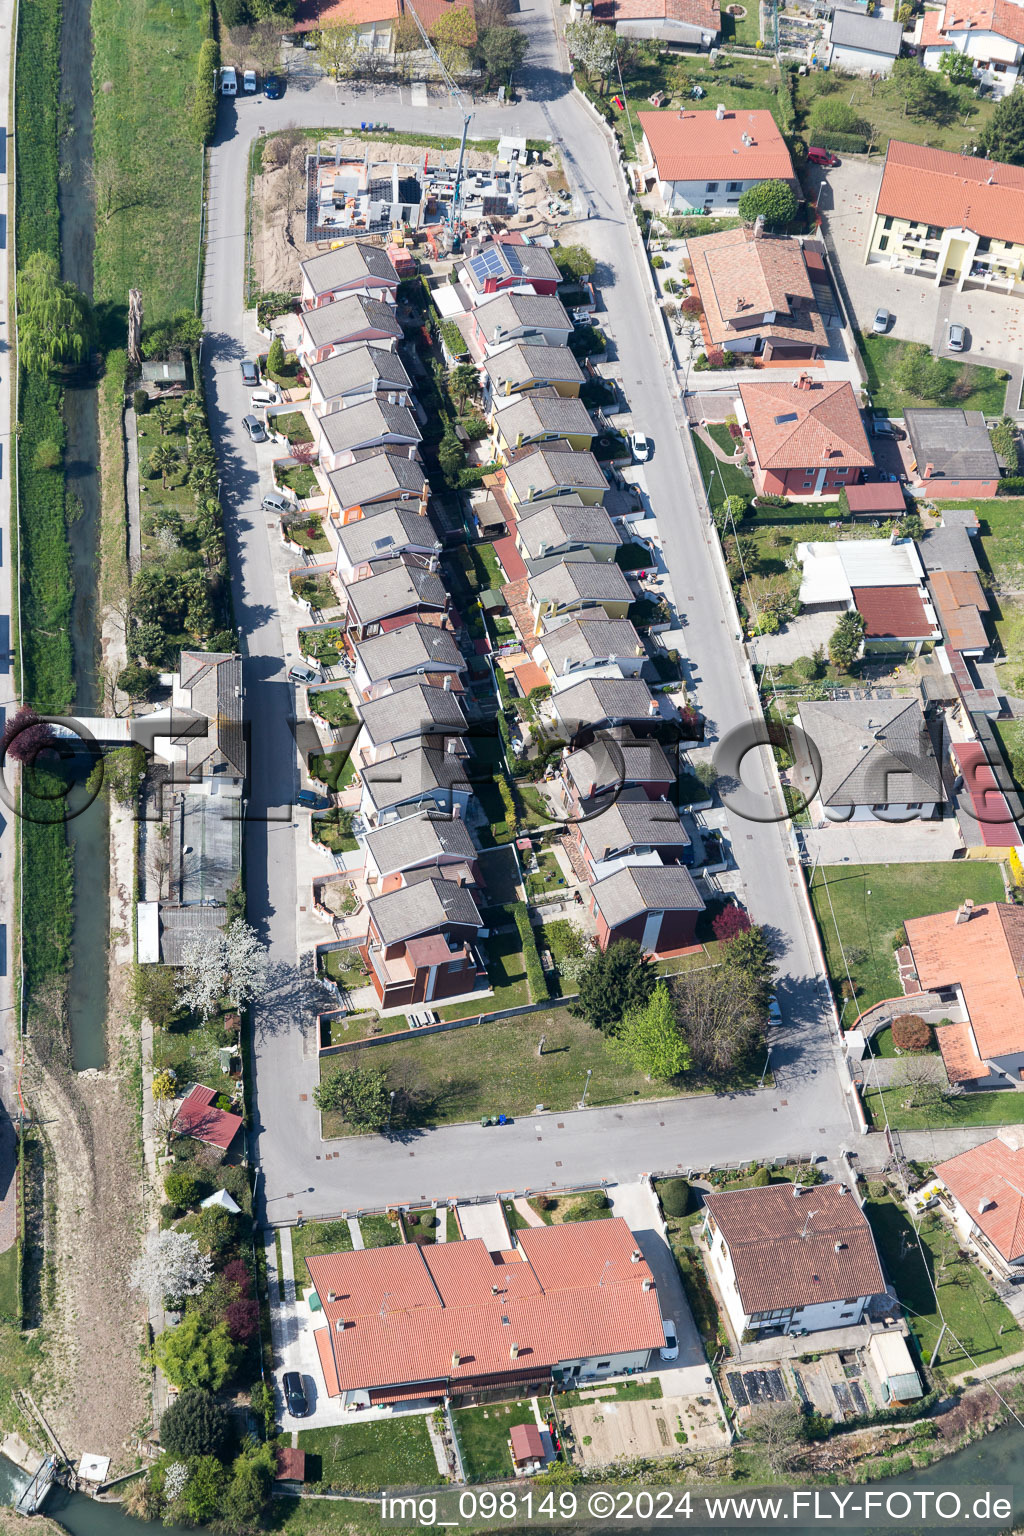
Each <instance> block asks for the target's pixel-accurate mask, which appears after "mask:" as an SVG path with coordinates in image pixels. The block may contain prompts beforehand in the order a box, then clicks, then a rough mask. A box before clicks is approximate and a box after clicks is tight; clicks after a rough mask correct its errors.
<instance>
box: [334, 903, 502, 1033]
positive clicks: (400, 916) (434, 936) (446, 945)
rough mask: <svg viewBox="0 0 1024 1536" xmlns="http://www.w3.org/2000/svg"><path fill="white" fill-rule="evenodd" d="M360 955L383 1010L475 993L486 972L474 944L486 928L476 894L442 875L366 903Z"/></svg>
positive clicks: (409, 1006) (408, 1006)
mask: <svg viewBox="0 0 1024 1536" xmlns="http://www.w3.org/2000/svg"><path fill="white" fill-rule="evenodd" d="M367 913H368V918H369V921H368V925H367V932H366V942H365V943H364V944H361V945H360V946H359V953H360V954H361V955H362V957H363V959H364V960H365V962H366V964H367V965H368V966H369V968H370V981H371V982H372V984H373V989H374V991H375V992H376V994H377V997H378V998H379V1000H380V1005H381V1007H382V1008H411V1007H413V1006H415V1005H416V1004H418V1003H432V1002H436V1001H438V1000H439V999H441V998H445V997H457V996H458V995H459V994H460V993H462V992H472V990H473V988H474V986H475V985H476V981H477V977H478V976H484V975H486V971H487V968H486V966H485V965H484V963H483V961H482V960H481V959H480V958H479V955H478V952H477V949H476V943H477V941H478V939H479V938H480V931H481V929H482V928H483V927H484V922H483V919H482V917H481V916H480V913H479V910H478V908H477V904H476V902H475V901H474V900H473V897H472V894H471V893H470V891H469V890H468V889H467V888H466V887H465V886H464V885H459V884H458V883H457V882H456V881H454V880H447V879H445V878H444V876H443V875H436V876H432V877H431V878H429V879H426V880H417V881H416V882H415V883H414V884H412V885H404V886H401V887H400V888H399V889H398V890H394V891H389V892H388V894H387V895H386V896H375V897H374V898H373V899H372V900H370V901H369V902H367Z"/></svg>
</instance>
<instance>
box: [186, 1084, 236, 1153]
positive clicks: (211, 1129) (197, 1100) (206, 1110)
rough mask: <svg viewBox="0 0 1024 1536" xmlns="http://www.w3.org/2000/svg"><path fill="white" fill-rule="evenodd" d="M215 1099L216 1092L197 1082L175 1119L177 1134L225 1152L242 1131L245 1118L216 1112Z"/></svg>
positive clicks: (223, 1111) (222, 1111)
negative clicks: (203, 1142)
mask: <svg viewBox="0 0 1024 1536" xmlns="http://www.w3.org/2000/svg"><path fill="white" fill-rule="evenodd" d="M216 1097H217V1092H216V1089H214V1088H204V1087H203V1085H202V1083H196V1085H195V1087H194V1088H193V1089H192V1090H191V1092H189V1093H187V1094H186V1095H185V1097H184V1099H182V1101H181V1108H180V1109H179V1110H178V1113H177V1114H176V1115H175V1117H174V1131H175V1134H176V1135H178V1136H191V1137H192V1139H193V1141H205V1142H206V1143H207V1144H208V1145H209V1146H211V1147H220V1148H222V1149H223V1151H225V1152H226V1151H227V1149H228V1147H230V1145H231V1143H232V1142H233V1141H234V1139H235V1136H236V1135H237V1134H238V1132H239V1130H240V1129H241V1126H242V1117H241V1115H232V1114H229V1113H228V1111H227V1110H224V1109H216V1108H215V1107H214V1103H213V1101H214V1099H215V1098H216Z"/></svg>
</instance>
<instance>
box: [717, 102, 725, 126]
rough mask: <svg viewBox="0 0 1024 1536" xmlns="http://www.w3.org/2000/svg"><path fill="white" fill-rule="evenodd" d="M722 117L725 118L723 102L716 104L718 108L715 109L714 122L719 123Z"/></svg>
mask: <svg viewBox="0 0 1024 1536" xmlns="http://www.w3.org/2000/svg"><path fill="white" fill-rule="evenodd" d="M724 116H725V102H724V101H720V102H719V103H718V106H717V107H716V108H715V118H716V120H717V121H718V122H721V121H722V118H723V117H724Z"/></svg>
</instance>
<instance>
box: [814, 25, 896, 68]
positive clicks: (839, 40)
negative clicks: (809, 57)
mask: <svg viewBox="0 0 1024 1536" xmlns="http://www.w3.org/2000/svg"><path fill="white" fill-rule="evenodd" d="M902 46H903V24H902V22H899V21H882V20H881V19H880V18H878V17H874V16H868V15H865V14H858V13H857V12H856V11H844V10H840V9H839V8H837V9H836V10H834V11H833V12H832V23H831V26H830V28H829V37H828V67H829V69H845V70H850V71H852V72H853V73H854V74H860V75H881V76H885V75H888V74H891V72H892V66H893V65H894V64H895V62H896V60H897V59H898V58H899V56H900V48H901V47H902Z"/></svg>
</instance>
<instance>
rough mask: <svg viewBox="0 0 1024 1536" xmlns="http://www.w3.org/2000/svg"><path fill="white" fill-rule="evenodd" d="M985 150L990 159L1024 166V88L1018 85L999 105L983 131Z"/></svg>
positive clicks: (998, 102)
mask: <svg viewBox="0 0 1024 1536" xmlns="http://www.w3.org/2000/svg"><path fill="white" fill-rule="evenodd" d="M981 147H982V149H983V150H984V151H985V154H986V155H987V156H988V158H989V159H990V160H1003V161H1005V162H1006V163H1007V164H1009V165H1024V89H1022V88H1021V86H1019V85H1017V86H1015V87H1014V89H1013V90H1012V91H1011V92H1010V94H1009V96H1004V97H1003V99H1002V101H997V102H996V107H995V111H994V112H993V113H992V116H991V117H990V118H989V120H988V122H987V124H986V125H985V127H984V128H983V129H982V132H981Z"/></svg>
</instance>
